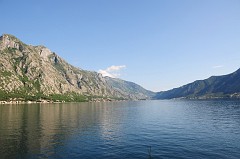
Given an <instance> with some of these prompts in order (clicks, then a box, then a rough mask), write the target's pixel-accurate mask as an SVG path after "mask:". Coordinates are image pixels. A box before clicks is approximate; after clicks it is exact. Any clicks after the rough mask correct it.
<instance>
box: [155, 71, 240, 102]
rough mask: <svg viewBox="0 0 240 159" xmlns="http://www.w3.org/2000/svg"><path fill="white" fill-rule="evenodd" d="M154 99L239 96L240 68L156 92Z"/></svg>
mask: <svg viewBox="0 0 240 159" xmlns="http://www.w3.org/2000/svg"><path fill="white" fill-rule="evenodd" d="M153 98H154V99H173V98H191V99H209V98H240V69H238V70H237V71H235V72H233V73H231V74H228V75H223V76H212V77H210V78H208V79H205V80H197V81H195V82H193V83H189V84H187V85H184V86H182V87H179V88H174V89H171V90H168V91H162V92H158V93H157V94H156V96H155V97H153Z"/></svg>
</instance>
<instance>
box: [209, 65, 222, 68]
mask: <svg viewBox="0 0 240 159" xmlns="http://www.w3.org/2000/svg"><path fill="white" fill-rule="evenodd" d="M222 67H223V65H216V66H213V67H212V68H213V69H217V68H222Z"/></svg>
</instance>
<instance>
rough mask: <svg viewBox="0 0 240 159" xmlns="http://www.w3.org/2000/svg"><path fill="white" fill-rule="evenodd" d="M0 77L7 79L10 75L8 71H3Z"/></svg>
mask: <svg viewBox="0 0 240 159" xmlns="http://www.w3.org/2000/svg"><path fill="white" fill-rule="evenodd" d="M0 75H1V76H3V77H9V76H11V75H12V73H11V72H10V71H3V72H0Z"/></svg>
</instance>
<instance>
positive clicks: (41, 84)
mask: <svg viewBox="0 0 240 159" xmlns="http://www.w3.org/2000/svg"><path fill="white" fill-rule="evenodd" d="M112 81H114V82H112ZM119 85H121V87H118V86H119ZM125 85H126V86H125ZM0 94H1V98H3V99H8V98H26V97H35V98H42V97H49V96H51V97H52V96H55V97H56V98H58V97H59V95H60V97H61V98H62V96H67V97H68V99H70V100H72V101H75V100H77V99H78V98H80V97H81V99H82V98H83V99H85V100H88V99H87V98H86V97H90V96H91V97H105V98H107V97H109V98H121V99H149V98H150V95H151V96H153V95H154V93H152V92H150V91H146V90H145V89H144V88H142V87H140V86H138V85H136V84H134V83H129V82H125V81H123V80H118V79H111V78H110V77H107V78H105V77H103V76H102V75H101V74H99V73H97V72H91V71H86V70H82V69H79V68H76V67H74V66H72V65H70V64H68V63H67V62H66V61H65V60H64V59H62V58H61V57H59V56H58V55H57V54H56V53H54V52H52V51H50V50H49V49H48V48H46V47H44V46H31V45H27V44H25V43H23V42H21V41H20V40H19V39H17V38H16V37H14V36H12V35H8V34H4V35H3V36H1V37H0ZM60 97H59V98H60ZM61 98H60V99H61Z"/></svg>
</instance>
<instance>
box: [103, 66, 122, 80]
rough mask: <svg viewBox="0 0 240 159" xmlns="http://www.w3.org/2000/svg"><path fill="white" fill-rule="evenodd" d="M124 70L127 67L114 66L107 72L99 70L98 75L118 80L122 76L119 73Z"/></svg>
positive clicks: (106, 70)
mask: <svg viewBox="0 0 240 159" xmlns="http://www.w3.org/2000/svg"><path fill="white" fill-rule="evenodd" d="M124 68H126V66H125V65H120V66H115V65H113V66H110V67H108V68H106V69H105V70H99V71H98V73H101V74H102V75H103V76H108V77H112V78H117V77H119V76H120V75H121V74H120V73H119V71H120V70H121V69H124Z"/></svg>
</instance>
